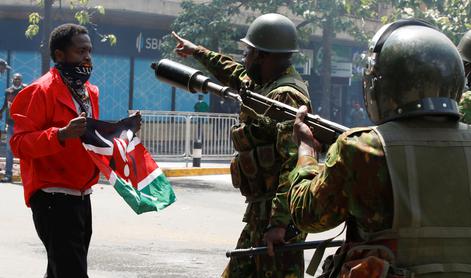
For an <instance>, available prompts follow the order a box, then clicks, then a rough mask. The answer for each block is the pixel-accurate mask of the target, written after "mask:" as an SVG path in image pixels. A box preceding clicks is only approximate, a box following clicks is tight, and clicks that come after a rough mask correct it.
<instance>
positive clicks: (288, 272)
mask: <svg viewBox="0 0 471 278" xmlns="http://www.w3.org/2000/svg"><path fill="white" fill-rule="evenodd" d="M270 204H271V202H270ZM249 210H250V208H249ZM255 211H256V209H255ZM251 212H252V213H253V212H254V211H251ZM260 212H261V211H258V213H256V214H258V215H253V214H252V215H249V216H248V217H247V213H246V217H245V218H246V219H245V220H246V221H247V218H249V219H252V221H249V222H248V223H247V224H246V225H245V227H244V229H243V230H242V233H241V234H240V237H239V240H238V242H237V246H236V248H237V249H241V248H250V247H256V246H264V245H265V242H264V241H263V235H264V232H265V228H266V227H267V225H268V220H266V219H263V218H265V217H263V215H259V213H260ZM249 214H250V212H249ZM262 214H263V213H262ZM250 216H252V217H250ZM261 218H262V219H261ZM255 220H257V221H255ZM305 238H306V234H305V233H301V234H300V235H298V236H296V237H295V238H293V239H291V240H290V241H289V242H290V243H294V242H302V241H304V240H305ZM221 277H223V278H298V277H304V254H303V251H302V250H301V251H295V252H284V253H277V254H276V256H275V257H270V256H268V255H258V256H253V257H240V258H231V260H230V261H229V263H228V264H227V266H226V268H225V270H224V272H223V274H222V275H221Z"/></svg>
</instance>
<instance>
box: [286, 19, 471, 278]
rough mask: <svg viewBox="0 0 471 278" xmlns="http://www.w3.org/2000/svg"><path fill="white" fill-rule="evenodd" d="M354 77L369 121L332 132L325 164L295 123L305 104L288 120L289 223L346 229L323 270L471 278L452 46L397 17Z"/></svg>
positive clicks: (468, 151)
mask: <svg viewBox="0 0 471 278" xmlns="http://www.w3.org/2000/svg"><path fill="white" fill-rule="evenodd" d="M398 73H401V74H400V75H398ZM363 78H364V80H363V81H364V89H363V90H364V98H365V103H366V107H367V111H368V115H369V117H370V119H371V120H372V121H373V122H374V123H375V124H378V126H373V127H368V128H354V129H351V130H350V131H348V132H346V133H344V134H342V135H341V136H339V138H338V139H337V141H336V142H335V143H334V144H333V145H332V146H331V147H330V149H329V151H328V154H327V158H326V162H325V164H324V165H322V166H321V165H319V164H318V162H317V160H316V150H315V148H314V146H315V144H316V141H315V139H314V137H313V136H315V134H314V135H313V134H312V132H311V130H310V129H309V128H308V127H307V125H305V124H304V123H303V122H302V120H303V119H304V116H305V115H306V110H307V109H305V108H304V107H301V108H300V110H299V112H298V115H297V118H296V122H295V125H294V132H293V133H294V134H293V135H294V137H295V138H296V139H295V140H296V141H297V142H298V144H299V148H298V154H299V158H298V163H297V167H296V169H295V170H293V171H292V172H291V173H290V176H289V179H290V182H291V184H292V187H291V188H290V191H289V195H288V200H289V205H290V212H291V215H292V217H293V221H294V222H295V224H296V225H297V226H298V227H299V228H300V229H301V230H303V231H306V232H312V233H317V232H322V231H325V230H328V229H331V228H333V227H336V226H337V225H339V224H341V223H342V222H344V221H345V223H346V226H347V235H346V241H345V244H344V245H343V246H342V247H341V248H339V250H337V253H336V254H335V255H334V256H332V257H330V258H329V259H327V260H326V261H325V263H324V267H323V270H324V275H325V276H322V277H342V278H348V277H359V278H361V277H365V278H375V277H449V278H450V277H451V278H454V277H471V256H470V254H471V215H470V214H471V194H470V188H471V180H470V179H469V177H470V176H471V127H470V126H468V125H465V124H463V123H459V111H458V107H457V103H456V99H458V98H459V95H460V94H461V92H462V91H463V84H464V70H463V64H462V62H461V59H460V56H459V53H458V51H457V50H456V48H455V47H454V45H453V44H452V42H451V41H450V40H449V39H448V38H447V37H446V36H445V35H443V34H442V33H440V32H439V31H438V30H437V29H435V27H433V26H431V25H429V24H427V23H425V22H423V21H418V20H411V19H409V20H400V21H397V22H394V23H391V24H388V25H385V26H383V28H381V29H380V30H379V31H378V32H377V33H376V35H375V36H374V37H373V39H372V43H371V44H370V47H369V53H368V66H367V68H366V69H365V72H364V77H363ZM398 79H399V80H398ZM329 275H330V276H329Z"/></svg>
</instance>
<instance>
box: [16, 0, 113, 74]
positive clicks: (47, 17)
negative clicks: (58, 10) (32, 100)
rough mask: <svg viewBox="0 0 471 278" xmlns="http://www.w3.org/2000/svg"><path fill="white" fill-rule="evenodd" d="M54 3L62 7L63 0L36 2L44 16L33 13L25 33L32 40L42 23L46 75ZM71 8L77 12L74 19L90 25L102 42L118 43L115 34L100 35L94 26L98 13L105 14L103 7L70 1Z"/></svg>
mask: <svg viewBox="0 0 471 278" xmlns="http://www.w3.org/2000/svg"><path fill="white" fill-rule="evenodd" d="M54 2H58V3H59V5H60V7H62V0H36V5H37V6H38V7H40V8H42V9H43V16H41V15H40V14H39V13H38V12H32V13H30V14H29V16H28V21H29V26H28V27H27V29H26V31H25V36H26V37H28V38H32V37H34V36H36V35H37V34H38V33H39V29H40V27H39V24H40V23H41V21H42V28H43V37H42V42H41V46H40V47H41V72H42V73H43V74H44V73H46V72H47V71H48V70H49V59H50V58H49V57H50V56H49V41H48V36H49V34H50V33H51V25H52V13H51V12H52V6H53V4H54ZM68 3H69V7H70V9H71V10H72V11H75V13H74V18H75V19H76V20H77V22H78V23H79V24H81V25H90V26H91V27H92V29H93V30H95V32H96V33H97V34H98V36H99V37H100V38H101V41H102V42H106V41H107V42H109V43H110V45H115V44H116V42H117V39H116V36H115V35H113V34H100V33H99V32H98V29H97V26H96V25H95V24H93V22H92V17H93V16H94V15H95V14H96V13H98V14H101V15H104V14H105V8H104V7H103V6H101V5H98V6H94V7H89V6H88V5H89V0H70V1H68Z"/></svg>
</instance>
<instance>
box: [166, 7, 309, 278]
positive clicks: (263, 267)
mask: <svg viewBox="0 0 471 278" xmlns="http://www.w3.org/2000/svg"><path fill="white" fill-rule="evenodd" d="M173 36H174V37H175V39H176V40H177V41H178V45H177V47H176V50H175V51H176V52H177V54H179V55H180V56H183V57H186V56H190V55H192V56H193V57H194V58H196V59H197V60H198V61H199V62H201V63H202V64H203V65H204V66H205V67H206V68H207V69H208V70H209V71H210V72H211V73H212V74H213V75H214V76H215V77H216V78H217V79H218V80H219V81H220V82H222V83H223V84H225V85H226V86H230V87H231V88H233V89H236V90H241V89H249V90H252V91H254V92H256V93H258V94H262V95H264V96H267V97H269V98H272V99H274V100H277V101H280V102H283V103H286V104H288V105H290V106H293V107H299V106H301V105H307V106H310V100H309V95H308V90H307V87H306V85H305V83H304V82H303V80H302V78H301V76H300V75H299V74H298V73H297V72H296V70H295V69H294V67H293V66H292V65H291V62H290V58H291V55H292V53H293V52H296V51H298V50H297V43H296V28H295V26H294V24H293V23H292V22H291V21H290V20H289V19H288V18H286V17H284V16H282V15H279V14H266V15H262V16H260V17H258V18H257V19H255V21H254V22H253V23H252V24H251V25H250V26H249V29H248V31H247V35H246V36H245V38H243V39H242V40H241V41H242V42H244V43H245V44H246V46H247V50H246V52H245V53H244V64H240V63H237V62H236V61H234V60H233V59H232V58H231V57H228V56H226V55H223V54H220V53H216V52H213V51H210V50H208V49H206V48H204V47H202V46H196V45H194V44H193V43H191V42H189V41H188V40H184V39H182V38H180V37H179V36H178V35H177V34H175V33H173ZM291 134H292V121H291V123H289V122H286V123H277V122H274V121H272V120H271V119H269V118H268V117H266V116H264V115H260V114H257V113H255V112H254V111H253V110H252V109H251V108H250V107H246V106H244V105H242V107H241V113H240V124H239V125H236V126H234V127H232V131H231V135H232V139H233V143H234V147H235V149H236V150H237V151H238V155H237V156H236V158H235V159H234V160H233V161H232V162H231V175H232V183H233V185H234V187H236V188H239V189H240V191H241V193H242V195H244V196H245V197H246V202H247V203H248V205H247V209H246V212H245V214H244V218H243V221H244V222H245V223H246V226H245V227H244V229H243V231H242V233H241V235H240V237H239V240H238V242H237V247H236V248H249V247H256V246H261V245H265V244H267V246H268V247H269V248H270V256H266V255H264V256H255V257H253V258H252V257H250V258H249V257H247V258H237V259H231V260H230V262H229V264H228V265H227V267H226V269H225V271H224V273H223V274H222V277H241V278H247V277H280V278H285V277H286V278H287V277H293V278H295V277H303V275H304V259H303V252H302V251H295V252H289V253H284V254H276V256H274V253H273V245H274V244H282V243H284V242H285V239H286V240H289V242H299V241H304V239H305V237H306V234H304V233H300V234H299V235H297V236H295V237H291V238H290V239H287V228H289V227H290V226H289V225H290V222H291V217H290V215H289V211H288V206H287V191H288V189H289V183H288V179H287V178H288V173H289V171H290V170H292V169H293V168H294V166H295V164H296V159H297V148H296V144H294V142H293V141H292V136H291ZM291 226H292V225H291ZM288 231H289V229H288Z"/></svg>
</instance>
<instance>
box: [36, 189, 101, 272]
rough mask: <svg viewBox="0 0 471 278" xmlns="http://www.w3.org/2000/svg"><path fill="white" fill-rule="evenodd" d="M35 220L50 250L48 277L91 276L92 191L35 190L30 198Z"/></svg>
mask: <svg viewBox="0 0 471 278" xmlns="http://www.w3.org/2000/svg"><path fill="white" fill-rule="evenodd" d="M30 204H31V210H32V211H33V221H34V226H35V227H36V231H37V233H38V236H39V238H40V239H41V241H42V242H43V244H44V247H46V251H47V276H46V277H47V278H88V275H87V254H88V246H89V245H90V238H91V236H92V210H91V205H90V195H87V196H84V197H83V198H82V197H80V196H72V195H65V194H62V193H54V194H53V193H46V192H44V191H42V190H39V191H38V192H36V193H35V194H34V195H33V196H32V197H31V199H30Z"/></svg>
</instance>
